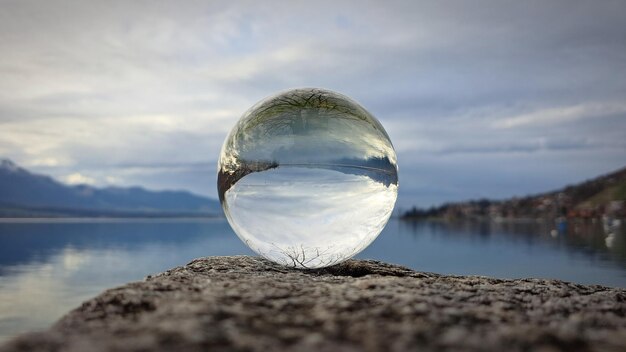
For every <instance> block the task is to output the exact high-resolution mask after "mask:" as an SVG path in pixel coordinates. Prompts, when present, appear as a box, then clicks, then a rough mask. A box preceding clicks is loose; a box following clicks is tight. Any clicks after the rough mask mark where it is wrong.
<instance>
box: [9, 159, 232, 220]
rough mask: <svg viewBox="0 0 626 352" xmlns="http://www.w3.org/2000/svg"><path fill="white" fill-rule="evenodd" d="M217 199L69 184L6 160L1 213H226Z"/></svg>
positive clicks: (29, 214) (76, 214)
mask: <svg viewBox="0 0 626 352" xmlns="http://www.w3.org/2000/svg"><path fill="white" fill-rule="evenodd" d="M221 213H222V211H221V206H220V204H219V202H218V201H217V200H215V199H211V198H206V197H201V196H197V195H194V194H191V193H189V192H183V191H160V192H156V191H148V190H146V189H143V188H141V187H130V188H121V187H107V188H96V187H91V186H88V185H78V186H68V185H65V184H62V183H60V182H58V181H56V180H54V179H53V178H51V177H49V176H44V175H38V174H33V173H31V172H29V171H28V170H26V169H24V168H21V167H19V166H18V165H16V164H15V163H13V162H12V161H10V160H7V159H4V160H0V217H32V216H122V217H134V216H149V217H150V216H208V215H218V214H220V215H221Z"/></svg>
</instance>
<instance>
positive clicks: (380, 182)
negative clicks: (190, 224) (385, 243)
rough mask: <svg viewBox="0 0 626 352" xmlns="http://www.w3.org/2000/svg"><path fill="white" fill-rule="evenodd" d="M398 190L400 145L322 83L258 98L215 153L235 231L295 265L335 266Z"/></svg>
mask: <svg viewBox="0 0 626 352" xmlns="http://www.w3.org/2000/svg"><path fill="white" fill-rule="evenodd" d="M397 192H398V172H397V160H396V153H395V151H394V149H393V145H392V144H391V141H390V140H389V136H388V135H387V133H386V132H385V130H384V128H383V127H382V125H381V124H380V122H379V121H378V120H377V119H376V118H375V117H373V116H372V115H371V114H370V113H368V112H367V111H366V110H365V109H364V108H363V107H361V106H360V105H359V104H358V103H356V102H354V101H353V100H351V99H350V98H348V97H346V96H343V95H341V94H338V93H334V92H331V91H328V90H323V89H311V88H307V89H294V90H290V91H286V92H283V93H279V94H278V95H275V96H272V97H269V98H267V99H265V100H262V101H261V102H259V103H257V104H256V105H255V106H253V107H252V108H251V109H250V110H248V111H247V112H246V113H245V114H244V115H243V117H242V118H241V119H240V121H239V122H238V123H237V125H236V126H235V127H234V128H233V130H232V131H231V133H230V134H229V136H228V137H227V138H226V141H225V142H224V146H223V148H222V152H221V154H220V160H219V165H218V193H219V197H220V201H221V203H222V206H223V208H224V212H225V213H226V217H227V219H228V221H229V222H230V224H231V226H232V227H233V229H234V230H235V232H236V233H237V235H238V236H239V237H240V238H241V239H242V240H243V241H244V242H245V243H246V244H247V245H248V246H249V247H250V248H252V249H253V250H254V251H255V252H257V253H259V254H260V255H262V256H264V257H266V258H268V259H270V260H273V261H275V262H278V263H281V264H284V265H288V266H293V267H297V268H317V267H324V266H328V265H333V264H336V263H339V262H341V261H343V260H345V259H348V258H350V257H352V256H353V255H355V254H356V253H358V252H360V251H361V250H363V249H364V248H365V247H367V245H369V244H370V243H371V242H372V241H373V240H374V239H375V238H376V236H378V234H379V233H380V232H381V231H382V229H383V228H384V226H385V224H386V223H387V221H388V219H389V217H390V216H391V213H392V211H393V207H394V204H395V201H396V198H397Z"/></svg>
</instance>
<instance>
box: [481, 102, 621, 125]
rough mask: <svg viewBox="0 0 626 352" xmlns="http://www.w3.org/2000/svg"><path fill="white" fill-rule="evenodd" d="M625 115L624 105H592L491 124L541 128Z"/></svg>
mask: <svg viewBox="0 0 626 352" xmlns="http://www.w3.org/2000/svg"><path fill="white" fill-rule="evenodd" d="M620 113H626V104H624V103H608V104H602V103H593V104H580V105H573V106H565V107H553V108H545V109H539V110H536V111H532V112H529V113H523V114H519V115H515V116H508V117H503V118H499V119H497V120H496V121H494V122H493V127H495V128H516V127H521V126H528V125H532V126H542V125H549V124H557V123H563V122H571V121H574V120H577V119H582V118H598V117H604V116H606V115H613V114H620Z"/></svg>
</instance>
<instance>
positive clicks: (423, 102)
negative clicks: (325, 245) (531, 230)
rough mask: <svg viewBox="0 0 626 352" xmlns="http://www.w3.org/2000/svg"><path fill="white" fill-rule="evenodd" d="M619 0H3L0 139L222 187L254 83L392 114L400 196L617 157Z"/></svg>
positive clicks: (612, 164)
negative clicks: (322, 91)
mask: <svg viewBox="0 0 626 352" xmlns="http://www.w3.org/2000/svg"><path fill="white" fill-rule="evenodd" d="M625 13H626V2H624V1H620V0H618V1H608V0H607V1H604V0H602V1H585V2H582V1H571V0H563V1H546V0H541V1H501V0H497V1H496V0H494V1H432V2H419V1H392V2H389V1H384V2H382V1H381V2H364V1H358V2H357V1H352V2H342V1H337V0H335V1H329V2H324V1H314V2H313V1H294V2H290V4H286V2H282V1H275V2H272V1H250V2H246V1H223V2H218V1H197V2H196V1H176V2H174V1H169V2H157V1H146V2H144V1H132V2H131V1H119V2H118V1H76V2H72V1H25V0H16V1H11V0H8V1H7V0H0V50H1V51H0V158H1V157H5V158H10V159H12V160H14V161H15V162H17V163H19V164H21V165H23V166H25V167H27V168H30V169H32V170H35V171H37V172H41V173H47V174H51V175H53V176H54V177H56V178H58V179H59V180H63V181H65V182H68V183H78V182H84V183H92V184H95V185H99V186H106V185H143V186H145V187H147V188H151V189H187V190H191V191H194V192H197V193H201V194H205V195H210V196H215V195H216V187H215V173H216V170H215V166H216V161H217V156H218V153H219V149H220V147H221V144H222V142H223V140H224V138H225V137H226V134H227V133H228V131H229V130H230V129H231V128H232V127H233V125H234V124H235V122H236V121H237V120H238V119H239V117H240V116H241V115H242V114H243V112H244V111H245V110H246V109H248V108H249V107H250V106H251V105H253V104H254V103H255V102H257V101H258V100H260V99H262V98H263V97H266V96H268V95H271V94H273V93H275V92H277V91H280V90H284V89H287V88H294V87H324V88H328V89H332V90H335V91H338V92H341V93H343V94H346V95H348V96H350V97H352V98H354V99H356V100H357V101H359V102H360V103H361V104H362V105H363V106H364V107H366V108H367V109H368V110H369V111H370V112H372V113H373V114H374V115H375V116H377V117H378V119H379V120H380V121H381V122H382V123H383V125H384V126H385V127H386V129H387V131H388V133H389V135H390V136H391V139H392V141H393V143H394V146H395V148H396V151H397V152H398V161H399V166H400V198H399V202H400V206H401V207H407V206H409V205H410V204H418V205H422V206H427V205H431V204H437V203H441V202H444V201H448V200H461V199H466V198H477V197H507V196H512V195H524V194H528V193H534V192H540V191H546V190H549V189H552V188H557V187H561V186H563V185H565V184H568V183H573V182H578V181H581V180H584V179H587V178H590V177H593V176H596V175H598V174H602V173H606V172H609V171H611V170H614V169H617V168H620V167H623V166H625V165H626V25H625V22H624V14H625Z"/></svg>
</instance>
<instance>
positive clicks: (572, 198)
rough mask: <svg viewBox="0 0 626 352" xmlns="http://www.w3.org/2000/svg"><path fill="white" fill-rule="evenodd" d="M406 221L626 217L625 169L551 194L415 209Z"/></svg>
mask: <svg viewBox="0 0 626 352" xmlns="http://www.w3.org/2000/svg"><path fill="white" fill-rule="evenodd" d="M402 217H403V218H407V219H419V218H445V219H467V218H470V219H474V218H492V219H507V218H508V219H524V218H525V219H537V218H565V217H568V218H579V219H580V218H583V219H585V218H599V217H610V218H626V168H622V169H620V170H617V171H614V172H612V173H609V174H606V175H603V176H599V177H596V178H594V179H591V180H588V181H585V182H582V183H580V184H577V185H570V186H566V187H564V188H562V189H559V190H555V191H552V192H546V193H541V194H536V195H530V196H525V197H513V198H511V199H505V200H490V199H478V200H469V201H465V202H455V203H446V204H443V205H440V206H438V207H432V208H430V209H418V208H415V207H414V208H413V209H411V210H409V211H407V212H405V213H404V214H403V215H402Z"/></svg>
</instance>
